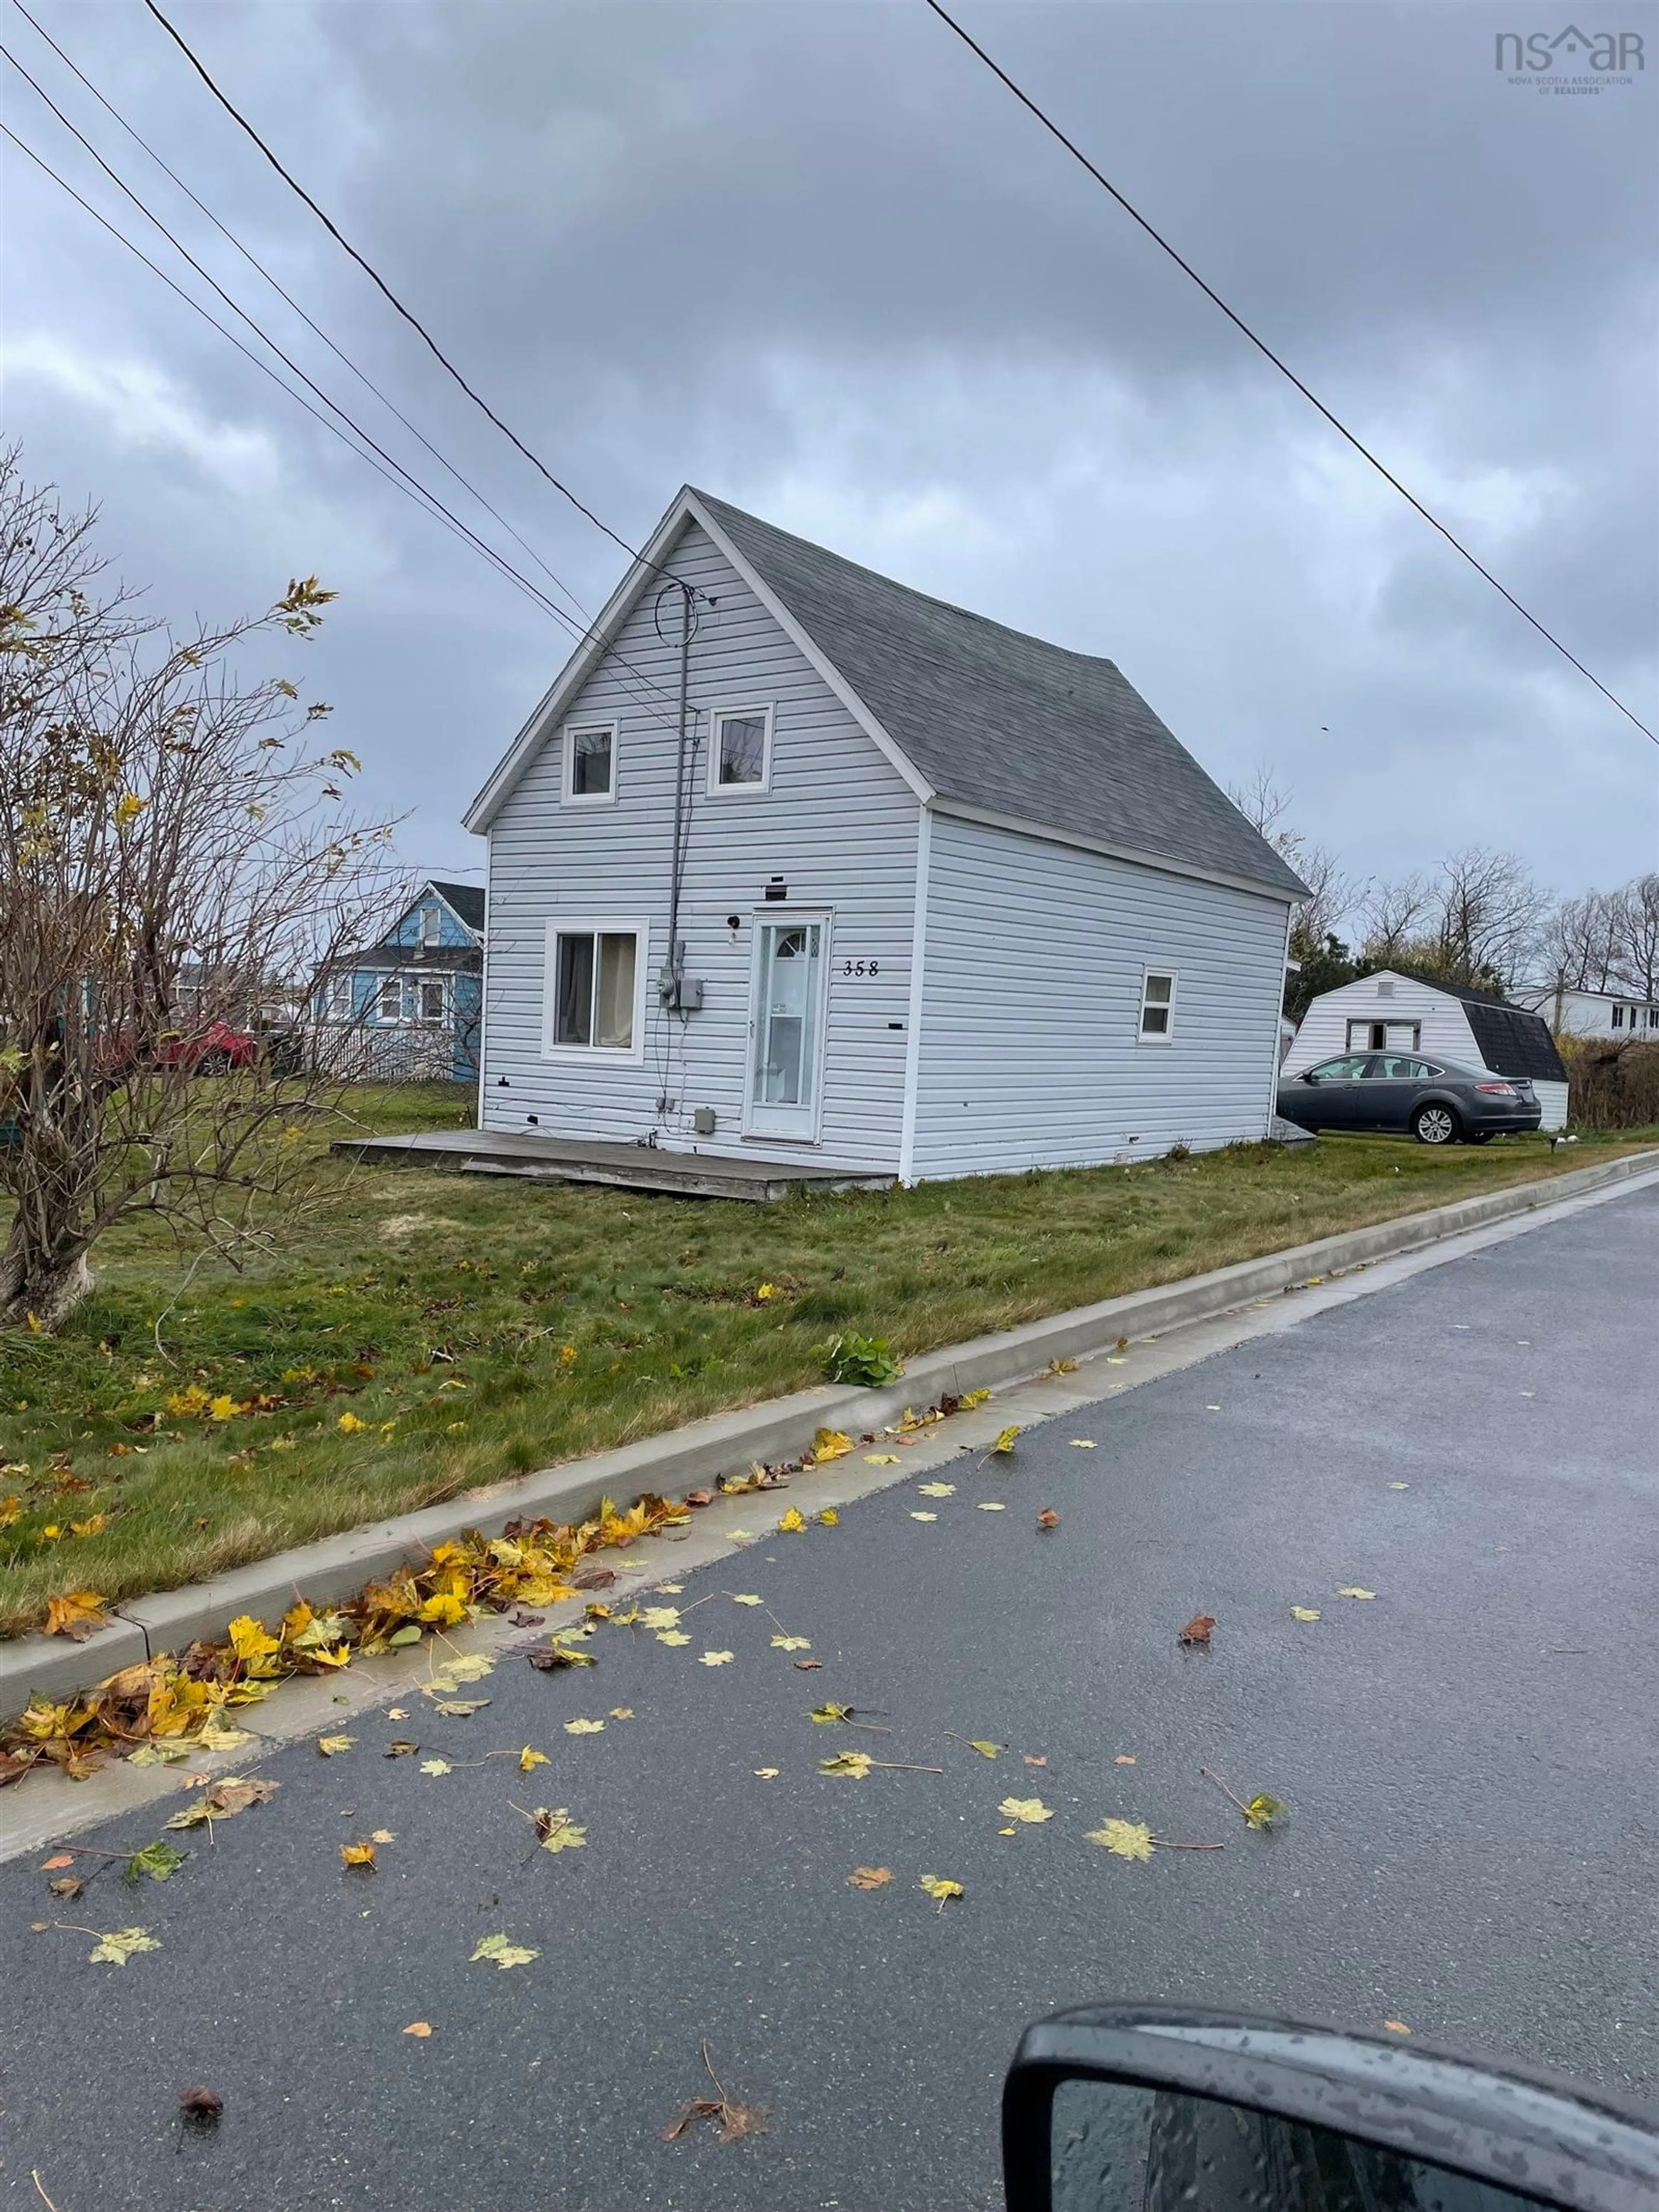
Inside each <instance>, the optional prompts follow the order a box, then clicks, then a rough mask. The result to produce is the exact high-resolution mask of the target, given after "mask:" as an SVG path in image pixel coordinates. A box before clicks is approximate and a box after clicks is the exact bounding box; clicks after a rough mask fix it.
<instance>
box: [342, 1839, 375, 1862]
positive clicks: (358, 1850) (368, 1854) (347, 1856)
mask: <svg viewBox="0 0 1659 2212" xmlns="http://www.w3.org/2000/svg"><path fill="white" fill-rule="evenodd" d="M340 1857H342V1858H343V1860H344V1861H345V1863H346V1864H347V1865H348V1866H349V1867H372V1866H373V1865H374V1844H341V1846H340Z"/></svg>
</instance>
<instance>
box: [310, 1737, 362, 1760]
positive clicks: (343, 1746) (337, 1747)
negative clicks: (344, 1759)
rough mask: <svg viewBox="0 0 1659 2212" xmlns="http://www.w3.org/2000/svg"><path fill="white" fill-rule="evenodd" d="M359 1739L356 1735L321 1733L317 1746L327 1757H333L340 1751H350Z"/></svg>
mask: <svg viewBox="0 0 1659 2212" xmlns="http://www.w3.org/2000/svg"><path fill="white" fill-rule="evenodd" d="M356 1741H357V1739H356V1736H355V1735H319V1737H318V1739H317V1748H318V1750H319V1751H320V1752H321V1753H322V1754H323V1757H324V1758H325V1759H332V1758H333V1756H334V1754H335V1753H336V1752H338V1751H349V1750H350V1748H351V1747H352V1745H353V1744H354V1743H356Z"/></svg>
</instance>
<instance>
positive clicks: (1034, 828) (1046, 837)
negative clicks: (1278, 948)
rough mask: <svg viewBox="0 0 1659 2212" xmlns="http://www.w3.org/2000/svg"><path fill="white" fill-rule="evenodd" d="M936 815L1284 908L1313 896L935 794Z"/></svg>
mask: <svg viewBox="0 0 1659 2212" xmlns="http://www.w3.org/2000/svg"><path fill="white" fill-rule="evenodd" d="M929 803H930V805H932V808H933V812H934V813H935V814H949V815H952V816H954V817H957V819H958V820H960V821H963V822H979V823H984V824H985V826H986V827H987V829H1006V830H1007V831H1009V832H1010V834H1011V835H1012V836H1018V837H1040V838H1042V840H1043V841H1044V842H1045V843H1048V844H1050V845H1069V846H1072V847H1073V848H1076V849H1077V850H1078V851H1079V852H1084V853H1099V854H1103V855H1104V857H1105V858H1106V859H1108V860H1127V861H1129V862H1130V863H1131V864H1132V865H1133V866H1135V867H1137V868H1156V869H1157V870H1158V872H1160V873H1161V874H1164V875H1166V876H1185V877H1188V878H1190V879H1191V880H1193V881H1194V882H1196V883H1204V884H1222V885H1224V886H1225V888H1226V889H1227V890H1236V891H1249V892H1250V893H1251V895H1252V896H1255V897H1256V898H1269V899H1276V900H1278V901H1279V903H1280V904H1281V905H1283V906H1300V905H1301V903H1302V902H1303V900H1304V899H1306V898H1311V897H1312V896H1313V894H1312V892H1311V891H1310V890H1309V889H1308V887H1307V885H1306V884H1303V883H1301V878H1299V877H1298V878H1297V883H1298V884H1299V885H1300V888H1299V889H1294V890H1293V889H1292V888H1291V885H1290V884H1282V883H1277V884H1274V883H1267V882H1265V881H1264V880H1263V879H1262V878H1260V877H1256V876H1243V875H1233V874H1231V873H1230V872H1228V871H1227V870H1226V869H1225V868H1206V867H1200V866H1198V865H1197V864H1196V863H1195V862H1194V861H1191V860H1172V859H1171V858H1170V856H1169V854H1164V853H1152V852H1147V851H1145V850H1143V849H1142V848H1139V847H1137V846H1133V845H1119V844H1115V843H1113V842H1111V841H1110V840H1109V839H1107V838H1103V837H1091V836H1089V835H1088V834H1087V833H1086V831H1083V830H1079V829H1067V828H1064V827H1060V826H1057V825H1056V824H1054V823H1047V822H1030V821H1025V820H1024V819H1022V818H1021V817H1018V816H1014V815H1010V814H1001V813H998V812H997V811H995V809H994V808H992V807H988V806H976V805H974V803H973V801H972V800H971V799H951V798H949V797H946V796H945V795H943V794H935V796H934V797H933V799H932V800H931V801H930V802H929Z"/></svg>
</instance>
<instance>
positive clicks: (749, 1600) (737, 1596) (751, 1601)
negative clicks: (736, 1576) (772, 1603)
mask: <svg viewBox="0 0 1659 2212" xmlns="http://www.w3.org/2000/svg"><path fill="white" fill-rule="evenodd" d="M726 1595H727V1596H728V1597H729V1598H730V1599H731V1601H732V1604H733V1605H764V1604H765V1602H766V1600H765V1599H764V1598H763V1597H757V1596H756V1595H755V1593H754V1592H753V1590H728V1591H727V1592H726Z"/></svg>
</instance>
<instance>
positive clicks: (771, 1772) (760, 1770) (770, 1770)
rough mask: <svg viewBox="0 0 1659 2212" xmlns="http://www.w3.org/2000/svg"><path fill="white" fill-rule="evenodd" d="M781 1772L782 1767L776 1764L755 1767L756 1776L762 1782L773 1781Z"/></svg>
mask: <svg viewBox="0 0 1659 2212" xmlns="http://www.w3.org/2000/svg"><path fill="white" fill-rule="evenodd" d="M781 1772H782V1769H781V1767H776V1766H757V1768H756V1769H755V1773H756V1777H757V1779H758V1780H760V1781H762V1782H775V1781H776V1780H777V1778H778V1776H779V1775H780V1774H781Z"/></svg>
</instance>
